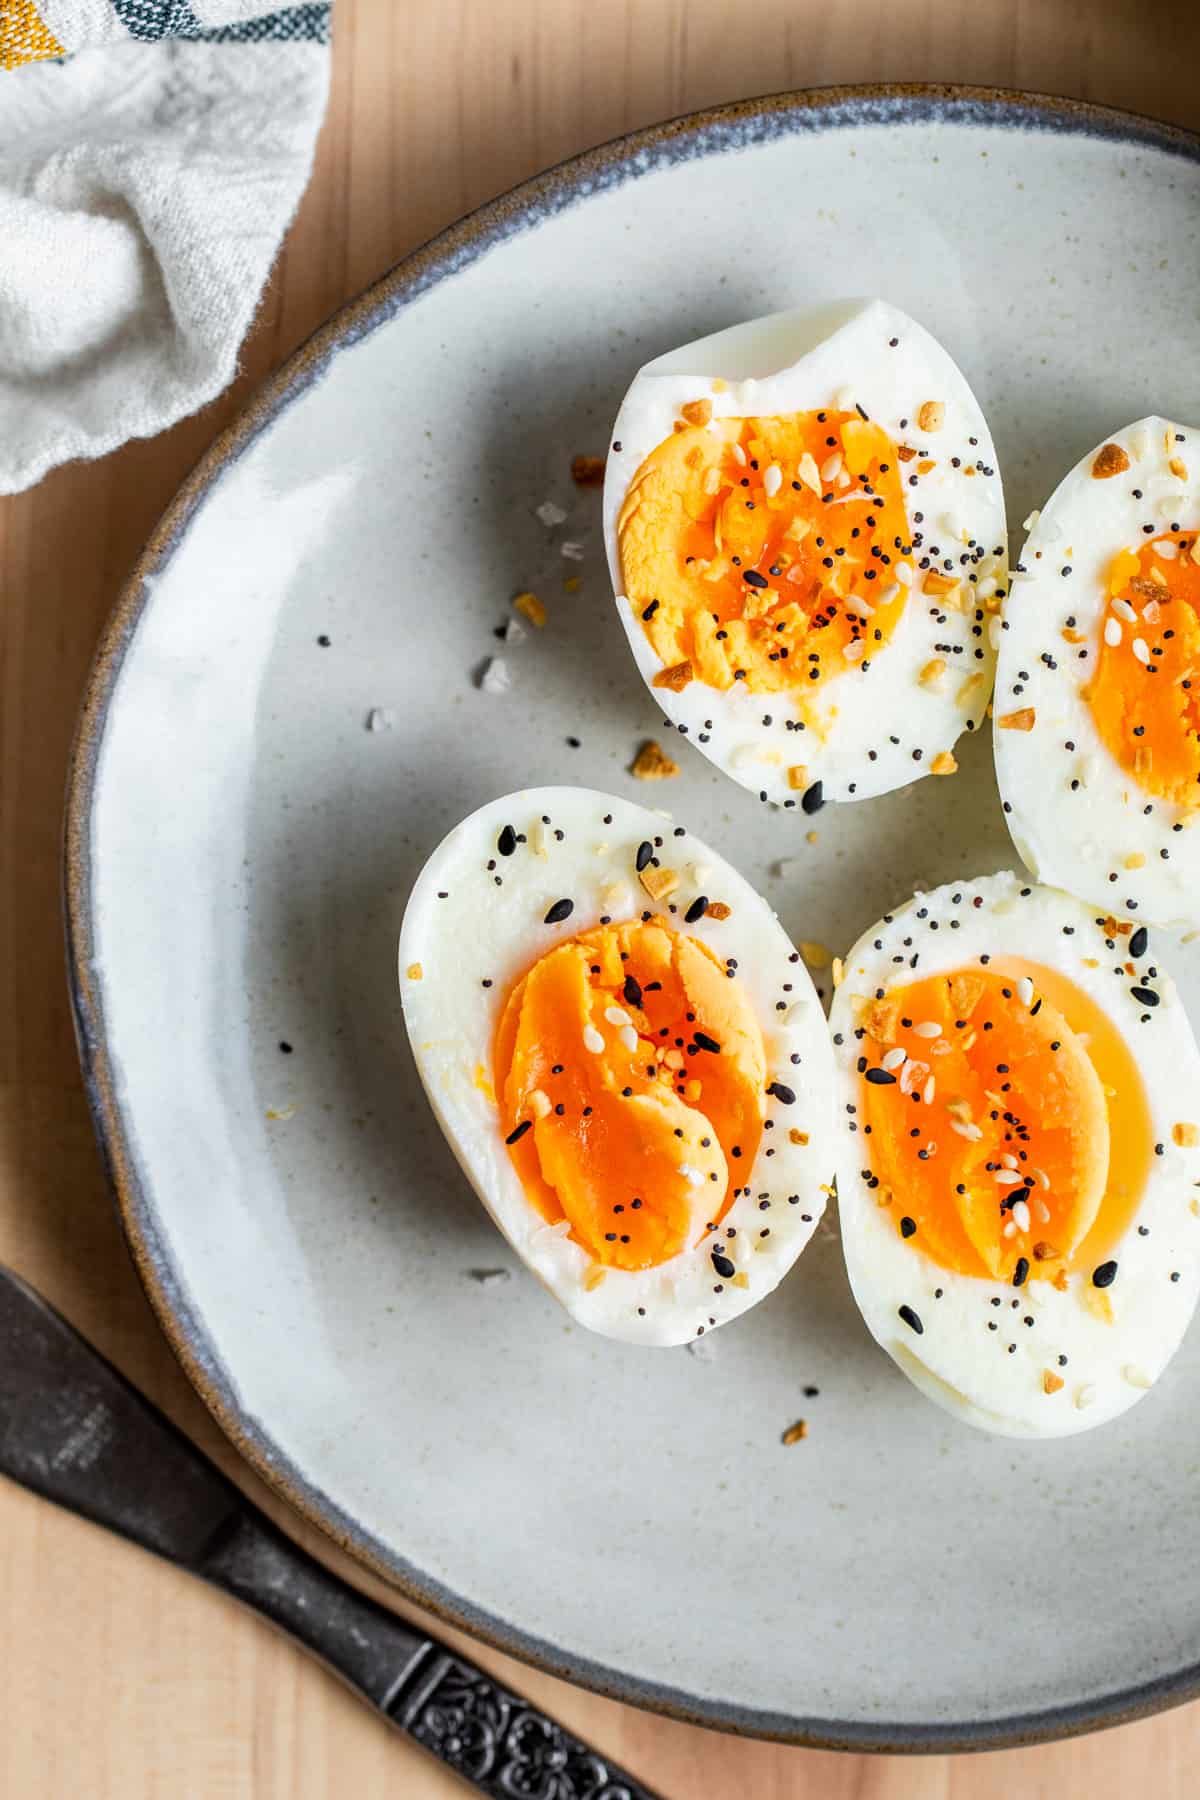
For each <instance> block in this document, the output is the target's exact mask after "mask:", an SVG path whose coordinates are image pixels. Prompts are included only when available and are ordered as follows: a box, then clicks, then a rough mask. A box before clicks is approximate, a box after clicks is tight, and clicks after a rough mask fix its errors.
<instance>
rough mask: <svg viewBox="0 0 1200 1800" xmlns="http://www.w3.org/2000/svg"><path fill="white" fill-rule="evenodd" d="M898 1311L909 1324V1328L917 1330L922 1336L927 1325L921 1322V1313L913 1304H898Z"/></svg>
mask: <svg viewBox="0 0 1200 1800" xmlns="http://www.w3.org/2000/svg"><path fill="white" fill-rule="evenodd" d="M896 1311H897V1312H898V1313H899V1314H900V1317H901V1318H902V1319H903V1320H904V1323H905V1324H906V1325H907V1326H908V1328H909V1330H910V1331H915V1332H916V1334H917V1336H918V1337H920V1336H921V1334H922V1333H923V1331H924V1330H925V1327H924V1326H923V1325H922V1323H921V1319H920V1315H919V1314H918V1313H915V1312H914V1311H913V1309H912V1307H911V1306H898V1307H897V1308H896Z"/></svg>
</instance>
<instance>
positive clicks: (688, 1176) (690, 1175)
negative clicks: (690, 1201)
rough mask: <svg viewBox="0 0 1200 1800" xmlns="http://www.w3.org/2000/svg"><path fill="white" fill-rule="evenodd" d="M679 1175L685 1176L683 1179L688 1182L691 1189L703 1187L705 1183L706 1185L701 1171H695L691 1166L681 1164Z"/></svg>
mask: <svg viewBox="0 0 1200 1800" xmlns="http://www.w3.org/2000/svg"><path fill="white" fill-rule="evenodd" d="M679 1173H680V1174H681V1175H682V1176H683V1179H684V1180H685V1181H686V1182H687V1184H688V1186H689V1187H701V1186H703V1183H704V1176H703V1174H702V1173H701V1171H700V1170H699V1169H693V1168H692V1167H691V1166H690V1164H688V1163H680V1165H679Z"/></svg>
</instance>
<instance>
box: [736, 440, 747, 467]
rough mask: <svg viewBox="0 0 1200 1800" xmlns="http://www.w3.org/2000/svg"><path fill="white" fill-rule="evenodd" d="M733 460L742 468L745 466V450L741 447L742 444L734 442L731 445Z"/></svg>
mask: <svg viewBox="0 0 1200 1800" xmlns="http://www.w3.org/2000/svg"><path fill="white" fill-rule="evenodd" d="M733 460H734V462H735V463H737V465H738V467H739V468H742V469H744V468H745V466H746V452H745V451H744V450H743V449H742V446H741V445H740V444H735V445H734V446H733Z"/></svg>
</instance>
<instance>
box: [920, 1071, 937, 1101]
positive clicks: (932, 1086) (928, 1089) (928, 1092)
mask: <svg viewBox="0 0 1200 1800" xmlns="http://www.w3.org/2000/svg"><path fill="white" fill-rule="evenodd" d="M936 1093H937V1082H936V1081H935V1080H934V1078H933V1076H932V1075H931V1076H930V1077H929V1080H928V1081H927V1082H926V1083H925V1086H924V1088H923V1089H922V1092H921V1099H922V1100H923V1101H924V1103H925V1105H926V1106H932V1105H933V1096H934V1095H935V1094H936Z"/></svg>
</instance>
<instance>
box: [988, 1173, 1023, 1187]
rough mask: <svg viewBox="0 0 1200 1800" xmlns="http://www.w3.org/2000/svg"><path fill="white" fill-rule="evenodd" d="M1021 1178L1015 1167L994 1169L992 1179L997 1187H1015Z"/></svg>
mask: <svg viewBox="0 0 1200 1800" xmlns="http://www.w3.org/2000/svg"><path fill="white" fill-rule="evenodd" d="M1020 1179H1021V1177H1020V1175H1018V1173H1017V1171H1016V1170H1015V1169H993V1170H992V1180H993V1181H994V1182H995V1183H996V1185H997V1187H1015V1186H1016V1184H1017V1182H1019V1181H1020Z"/></svg>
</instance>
